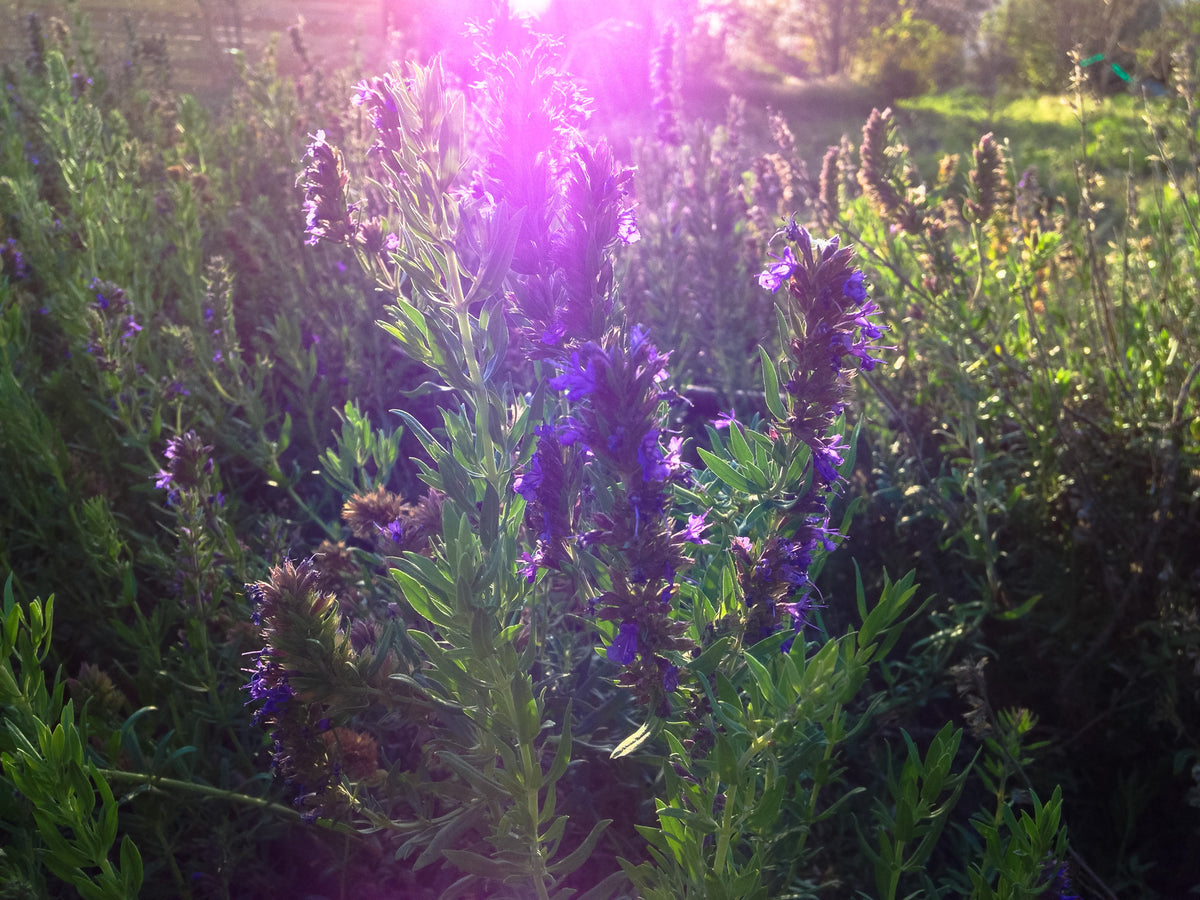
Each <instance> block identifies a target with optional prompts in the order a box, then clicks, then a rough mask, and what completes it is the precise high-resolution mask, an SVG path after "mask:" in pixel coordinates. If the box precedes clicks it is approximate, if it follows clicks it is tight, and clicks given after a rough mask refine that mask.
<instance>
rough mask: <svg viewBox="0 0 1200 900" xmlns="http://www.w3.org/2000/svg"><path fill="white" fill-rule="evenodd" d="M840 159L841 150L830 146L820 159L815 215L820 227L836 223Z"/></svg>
mask: <svg viewBox="0 0 1200 900" xmlns="http://www.w3.org/2000/svg"><path fill="white" fill-rule="evenodd" d="M840 157H841V148H840V147H838V146H837V145H834V146H831V147H830V148H829V149H827V150H826V151H825V155H824V156H823V157H821V175H820V177H819V180H818V182H817V183H818V188H817V197H818V202H817V214H818V216H819V218H820V221H821V224H822V225H830V224H832V223H833V222H836V221H837V218H838V213H839V212H840V203H839V199H838V182H839V181H840V173H839V171H838V161H839V159H840Z"/></svg>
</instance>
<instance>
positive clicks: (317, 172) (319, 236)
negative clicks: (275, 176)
mask: <svg viewBox="0 0 1200 900" xmlns="http://www.w3.org/2000/svg"><path fill="white" fill-rule="evenodd" d="M312 137H313V140H312V142H311V143H310V144H309V145H308V151H307V153H306V154H305V157H304V160H305V168H304V171H303V172H302V173H301V174H300V177H299V179H298V180H297V182H296V183H297V185H303V187H304V207H303V208H304V215H305V224H304V230H305V231H306V232H307V234H308V237H307V238H306V239H305V243H306V244H310V245H311V244H317V243H319V242H320V241H322V240H325V241H330V242H333V243H345V242H347V241H349V240H350V238H351V237H352V236H353V235H354V234H355V227H354V223H353V222H351V220H350V213H351V212H353V210H354V207H353V206H352V205H348V204H347V202H346V183H347V182H348V181H349V178H350V176H349V175H348V174H347V173H346V167H345V163H344V162H343V160H342V154H341V152H340V151H339V150H338V149H337V148H336V147H332V146H330V145H329V143H328V142H327V141H326V140H325V132H324V131H322V130H318V131H317V132H316V133H315V134H314V135H313V136H312Z"/></svg>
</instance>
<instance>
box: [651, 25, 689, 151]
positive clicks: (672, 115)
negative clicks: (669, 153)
mask: <svg viewBox="0 0 1200 900" xmlns="http://www.w3.org/2000/svg"><path fill="white" fill-rule="evenodd" d="M675 40H676V28H675V23H674V22H668V23H667V26H666V27H665V28H664V29H663V33H662V37H660V38H659V41H658V44H656V45H655V47H654V53H653V55H652V56H651V58H650V84H651V86H652V88H653V91H654V100H653V101H652V102H651V106H652V107H653V108H654V111H655V112H657V113H658V139H659V140H660V141H662V142H663V143H664V144H669V145H671V146H673V147H677V146H679V144H681V143H683V134H682V132H681V131H680V129H679V118H678V116H677V115H676V109H677V108H678V106H679V86H678V84H677V81H678V73H677V69H676V66H675Z"/></svg>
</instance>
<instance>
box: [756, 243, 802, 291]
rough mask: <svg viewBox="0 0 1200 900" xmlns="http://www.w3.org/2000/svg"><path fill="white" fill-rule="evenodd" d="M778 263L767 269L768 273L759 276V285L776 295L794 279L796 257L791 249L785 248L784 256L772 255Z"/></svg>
mask: <svg viewBox="0 0 1200 900" xmlns="http://www.w3.org/2000/svg"><path fill="white" fill-rule="evenodd" d="M771 256H772V257H774V258H775V259H776V260H778V262H776V263H774V264H772V265H770V266H768V267H767V271H765V272H763V273H761V274H760V275H759V276H758V283H759V285H760V286H761V287H763V288H764V289H765V290H768V291H770V292H771V293H772V294H774V293H775V292H776V291H778V290H779V288H780V287H782V286H783V283H784V282H785V281H787V280H788V279H789V278H791V277H792V273H793V272H794V271H796V266H797V263H796V257H795V255H794V254H793V253H792V248H791V247H784V248H783V255H782V256H775V254H774V253H772V254H771Z"/></svg>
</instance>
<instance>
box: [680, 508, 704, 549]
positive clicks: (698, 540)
mask: <svg viewBox="0 0 1200 900" xmlns="http://www.w3.org/2000/svg"><path fill="white" fill-rule="evenodd" d="M707 515H708V513H706V512H702V513H698V514H696V515H692V516H688V523H687V526H686V527H685V528H684V529H683V531H681V532H679V534H678V535H677V537H678V538H680V539H681V540H683V541H686V542H687V543H689V544H707V543H709V541H708V540H706V539H705V538H704V537H702V534H703V532H704V529H705V528H707V527H708V523H707V522H705V521H704V520H705V518H706V517H707Z"/></svg>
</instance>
